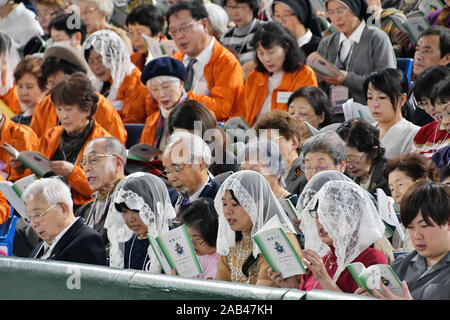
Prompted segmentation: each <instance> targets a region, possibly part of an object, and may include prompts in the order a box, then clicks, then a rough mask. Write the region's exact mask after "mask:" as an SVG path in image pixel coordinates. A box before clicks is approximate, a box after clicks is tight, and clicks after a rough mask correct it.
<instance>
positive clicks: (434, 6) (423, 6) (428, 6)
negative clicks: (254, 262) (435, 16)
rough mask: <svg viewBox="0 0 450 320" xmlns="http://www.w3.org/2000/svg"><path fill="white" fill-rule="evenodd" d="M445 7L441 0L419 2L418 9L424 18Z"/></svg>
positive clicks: (422, 0) (421, 0)
mask: <svg viewBox="0 0 450 320" xmlns="http://www.w3.org/2000/svg"><path fill="white" fill-rule="evenodd" d="M444 6H445V3H444V1H443V0H420V1H419V6H418V9H419V10H420V11H422V12H423V13H424V14H425V16H427V15H429V14H430V13H432V12H433V11H435V10H439V9H441V8H443V7H444Z"/></svg>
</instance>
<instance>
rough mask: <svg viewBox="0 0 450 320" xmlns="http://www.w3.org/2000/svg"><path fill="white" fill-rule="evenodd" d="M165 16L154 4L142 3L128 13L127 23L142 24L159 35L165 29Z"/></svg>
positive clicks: (153, 33)
mask: <svg viewBox="0 0 450 320" xmlns="http://www.w3.org/2000/svg"><path fill="white" fill-rule="evenodd" d="M164 21H165V20H164V16H163V15H162V13H161V12H160V11H159V10H158V8H156V7H155V6H154V5H152V4H149V3H144V4H140V5H138V6H137V7H135V8H134V9H133V10H131V12H130V13H129V14H128V15H127V19H126V20H125V24H126V25H127V26H128V25H130V24H141V25H143V26H147V27H149V28H150V30H151V32H152V35H153V36H154V35H157V34H158V33H160V32H162V31H163V29H164Z"/></svg>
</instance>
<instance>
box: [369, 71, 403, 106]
mask: <svg viewBox="0 0 450 320" xmlns="http://www.w3.org/2000/svg"><path fill="white" fill-rule="evenodd" d="M369 84H372V86H373V87H374V88H375V89H376V90H378V91H381V92H383V93H385V94H387V95H388V96H389V99H390V101H391V103H392V107H393V108H394V110H396V106H397V101H398V99H399V98H400V96H401V95H402V94H403V93H408V87H409V84H408V79H407V78H406V75H405V73H404V72H403V71H401V70H399V69H394V68H383V69H381V70H378V71H374V72H372V73H371V74H370V75H369V76H368V77H367V79H366V80H365V81H364V87H363V88H364V95H365V98H366V100H367V90H368V88H369Z"/></svg>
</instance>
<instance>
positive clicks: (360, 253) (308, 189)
mask: <svg viewBox="0 0 450 320" xmlns="http://www.w3.org/2000/svg"><path fill="white" fill-rule="evenodd" d="M298 209H299V210H298V211H301V217H302V218H301V221H302V222H301V224H300V229H301V230H302V232H303V234H304V235H305V249H304V250H303V258H304V260H303V262H304V264H305V266H306V267H307V268H308V271H307V273H306V274H305V275H303V276H302V279H301V282H300V283H299V282H297V281H296V279H295V278H293V277H290V278H286V279H281V278H280V277H279V274H278V273H274V272H272V270H269V275H270V277H271V279H272V280H274V281H276V283H277V284H278V285H279V286H282V287H292V288H295V287H296V288H299V289H300V290H305V291H309V290H314V289H324V290H332V291H341V292H347V293H353V292H355V290H356V289H357V288H358V285H357V283H356V282H355V281H354V280H353V277H352V275H351V274H350V272H349V271H348V270H347V266H348V265H349V264H351V263H354V262H361V263H363V264H364V266H366V267H368V266H370V265H373V264H387V260H386V256H385V254H384V253H383V252H381V251H379V250H377V249H374V248H372V246H373V244H374V243H375V242H376V241H378V240H380V239H382V236H383V232H384V229H385V227H384V224H383V222H382V220H381V218H380V217H379V215H378V212H377V209H376V207H375V205H374V204H373V202H372V200H371V199H370V198H369V194H368V193H367V192H366V191H365V190H364V189H362V188H361V187H360V186H359V185H357V184H356V183H354V182H353V181H351V180H350V179H349V178H348V177H345V176H344V175H343V174H341V173H339V172H337V171H323V172H320V173H318V174H316V175H315V176H314V177H313V178H312V179H311V181H310V182H309V183H308V184H307V185H306V186H305V189H304V191H303V193H302V195H301V197H300V199H299V204H298Z"/></svg>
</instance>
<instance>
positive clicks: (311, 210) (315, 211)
mask: <svg viewBox="0 0 450 320" xmlns="http://www.w3.org/2000/svg"><path fill="white" fill-rule="evenodd" d="M318 209H319V203H317V204H316V206H315V207H314V209H309V215H310V216H311V217H312V218H314V219H315V218H318V217H319V214H318V213H317V210H318Z"/></svg>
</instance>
